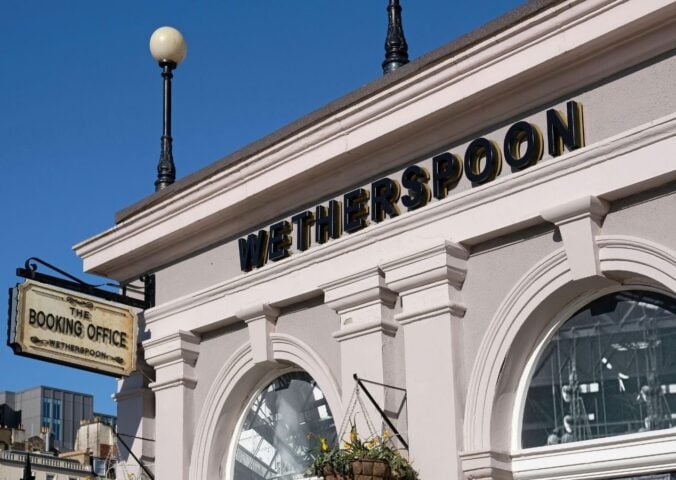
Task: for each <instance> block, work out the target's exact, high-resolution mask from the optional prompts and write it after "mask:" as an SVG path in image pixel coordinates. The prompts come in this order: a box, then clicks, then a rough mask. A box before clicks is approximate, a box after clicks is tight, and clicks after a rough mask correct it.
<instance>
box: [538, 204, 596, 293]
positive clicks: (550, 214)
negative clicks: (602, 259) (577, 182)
mask: <svg viewBox="0 0 676 480" xmlns="http://www.w3.org/2000/svg"><path fill="white" fill-rule="evenodd" d="M608 208H609V204H608V202H606V201H604V200H601V199H599V198H597V197H593V196H585V197H581V198H578V199H575V200H572V201H570V202H566V203H564V204H561V205H558V206H556V207H552V208H550V209H548V210H545V211H544V212H542V214H541V216H542V218H543V219H544V220H546V221H548V222H551V223H553V224H554V225H556V226H557V227H558V229H559V232H560V233H561V238H562V239H563V245H564V248H565V249H566V256H567V257H568V261H569V262H570V270H571V272H572V275H573V278H575V279H576V280H579V279H583V278H587V277H593V276H596V275H601V265H600V263H599V252H598V246H597V245H596V236H597V235H599V234H600V233H601V224H602V223H603V219H604V218H605V216H606V214H607V213H608Z"/></svg>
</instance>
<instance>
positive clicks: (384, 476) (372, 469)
mask: <svg viewBox="0 0 676 480" xmlns="http://www.w3.org/2000/svg"><path fill="white" fill-rule="evenodd" d="M352 473H353V474H354V478H355V480H391V479H392V471H391V470H390V466H389V465H388V464H386V463H385V462H382V461H380V460H355V461H354V462H352Z"/></svg>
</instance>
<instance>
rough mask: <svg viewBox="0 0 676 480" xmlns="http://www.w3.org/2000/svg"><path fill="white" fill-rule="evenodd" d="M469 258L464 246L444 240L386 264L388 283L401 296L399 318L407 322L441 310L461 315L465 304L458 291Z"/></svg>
mask: <svg viewBox="0 0 676 480" xmlns="http://www.w3.org/2000/svg"><path fill="white" fill-rule="evenodd" d="M468 258H469V252H468V251H467V249H466V248H465V247H463V246H462V245H458V244H456V243H452V242H448V241H444V242H441V243H439V244H437V245H434V246H432V247H429V248H425V249H422V250H419V251H417V252H412V253H410V254H408V255H406V256H404V257H401V258H397V259H395V260H392V261H390V262H387V263H385V264H383V265H382V266H381V268H382V270H383V271H384V272H385V280H386V282H387V286H388V287H389V288H390V289H392V290H393V291H395V292H398V293H399V294H400V295H401V297H402V300H401V302H402V312H401V313H400V314H398V315H397V317H396V320H397V321H398V322H399V323H400V324H404V323H408V322H410V321H414V319H424V318H426V317H428V316H430V315H432V316H434V315H438V314H440V313H451V314H452V315H454V316H458V317H462V316H463V315H464V313H465V307H464V306H463V305H462V304H461V303H460V302H459V298H458V297H459V294H458V291H459V290H460V289H461V288H462V284H463V283H464V281H465V276H466V274H467V259H468Z"/></svg>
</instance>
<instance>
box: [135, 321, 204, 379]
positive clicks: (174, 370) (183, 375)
mask: <svg viewBox="0 0 676 480" xmlns="http://www.w3.org/2000/svg"><path fill="white" fill-rule="evenodd" d="M199 345H200V339H199V337H198V336H197V335H194V334H192V333H190V332H186V331H183V330H179V331H178V332H175V333H172V334H170V335H167V336H165V337H162V338H157V339H155V338H151V339H150V340H146V341H145V342H143V349H144V350H145V360H146V362H147V363H148V364H149V365H150V366H152V367H153V368H154V369H155V373H156V380H155V382H153V383H151V384H150V385H149V386H150V388H151V389H152V390H153V391H155V392H157V391H159V390H163V389H165V388H172V387H176V386H184V387H187V388H191V389H192V388H195V386H196V385H197V379H196V378H195V375H194V371H193V369H194V366H195V363H196V362H197V357H198V356H199Z"/></svg>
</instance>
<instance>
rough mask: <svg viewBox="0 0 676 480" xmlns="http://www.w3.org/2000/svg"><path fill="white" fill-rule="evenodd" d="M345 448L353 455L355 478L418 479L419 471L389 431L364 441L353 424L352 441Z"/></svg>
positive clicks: (361, 479) (360, 479) (358, 479)
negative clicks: (403, 453) (402, 453)
mask: <svg viewBox="0 0 676 480" xmlns="http://www.w3.org/2000/svg"><path fill="white" fill-rule="evenodd" d="M345 449H346V450H347V451H348V452H350V455H351V456H352V472H353V474H354V478H355V480H418V478H419V477H418V472H416V471H415V470H414V469H413V467H412V466H411V464H410V462H409V461H408V460H407V459H406V458H405V457H404V456H402V455H401V453H400V452H399V450H397V449H396V448H395V447H394V446H393V445H392V442H391V441H390V435H389V433H388V432H387V431H385V432H384V434H383V436H382V437H380V436H374V437H371V438H370V439H369V440H367V441H362V440H360V439H359V436H358V435H357V429H356V427H355V426H354V425H352V429H351V431H350V441H349V442H345Z"/></svg>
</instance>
